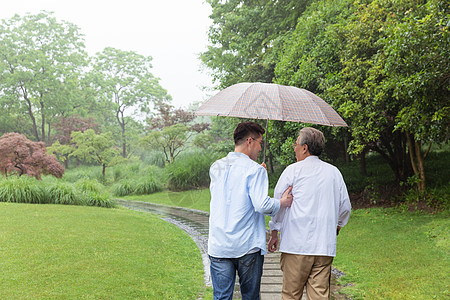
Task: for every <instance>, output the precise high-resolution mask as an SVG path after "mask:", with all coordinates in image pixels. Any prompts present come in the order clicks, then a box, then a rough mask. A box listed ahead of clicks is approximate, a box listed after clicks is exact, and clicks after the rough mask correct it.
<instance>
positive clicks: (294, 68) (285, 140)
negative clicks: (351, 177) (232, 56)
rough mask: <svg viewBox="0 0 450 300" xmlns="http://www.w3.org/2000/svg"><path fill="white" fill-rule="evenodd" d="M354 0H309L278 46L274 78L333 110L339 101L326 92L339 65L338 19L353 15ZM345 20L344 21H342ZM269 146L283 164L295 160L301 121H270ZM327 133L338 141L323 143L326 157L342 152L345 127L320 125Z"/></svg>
mask: <svg viewBox="0 0 450 300" xmlns="http://www.w3.org/2000/svg"><path fill="white" fill-rule="evenodd" d="M353 3H354V1H353V0H338V1H316V2H313V3H311V4H310V5H309V6H308V7H307V8H306V10H305V11H304V12H303V14H302V15H301V16H300V17H299V18H298V20H297V25H296V28H295V29H294V30H293V31H292V33H291V34H290V35H289V38H288V39H287V40H286V41H285V43H284V47H283V48H282V49H278V52H279V53H277V55H276V56H277V57H278V58H279V60H278V62H277V64H276V67H275V78H274V82H275V83H279V84H284V85H290V86H296V87H299V88H304V89H307V90H309V91H311V92H313V93H315V94H317V95H319V96H321V97H322V98H323V99H324V100H326V101H327V102H328V103H329V104H330V105H331V106H332V107H334V108H335V109H336V110H337V109H338V105H335V104H333V103H332V100H333V98H332V97H329V96H327V95H326V94H325V92H326V90H327V78H329V77H331V76H333V74H334V73H336V72H339V71H340V70H341V69H342V64H341V59H340V51H341V50H340V49H341V48H342V39H341V37H340V36H341V34H342V33H341V32H340V31H339V28H340V26H342V25H340V24H341V23H344V22H347V21H349V20H351V18H353V16H354V13H355V10H356V8H355V7H354V4H353ZM344 24H345V23H344ZM269 126H270V129H269V132H270V137H269V138H270V146H271V149H273V150H272V151H273V153H274V154H275V157H277V160H278V161H279V162H280V163H282V164H283V165H288V164H290V163H293V162H295V161H296V160H295V156H294V155H293V151H292V147H291V145H292V143H293V142H295V139H296V136H297V135H298V131H299V130H300V129H301V128H302V127H304V126H306V125H304V124H298V123H290V122H279V121H274V122H273V121H271V122H270V124H269ZM320 129H321V130H322V131H323V132H324V134H325V136H326V137H327V143H333V144H337V145H338V146H339V147H337V149H339V151H334V153H332V151H333V150H336V147H326V148H325V152H326V153H325V154H327V156H328V158H333V159H336V158H337V156H339V155H340V156H343V157H345V158H346V159H347V157H346V156H345V153H346V151H347V149H346V144H347V134H346V131H347V130H346V129H344V128H340V129H335V128H333V129H331V128H329V127H325V126H324V127H323V128H320Z"/></svg>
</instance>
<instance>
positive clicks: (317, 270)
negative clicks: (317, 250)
mask: <svg viewBox="0 0 450 300" xmlns="http://www.w3.org/2000/svg"><path fill="white" fill-rule="evenodd" d="M332 262H333V257H332V256H313V255H297V254H289V253H281V259H280V264H281V270H282V271H283V290H282V292H281V299H282V300H291V299H296V300H298V299H301V298H302V295H303V288H304V287H305V285H306V295H307V298H308V300H309V299H312V300H316V299H317V300H319V299H321V300H322V299H328V297H329V296H330V276H331V263H332Z"/></svg>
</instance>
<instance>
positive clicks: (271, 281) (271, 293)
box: [117, 200, 345, 300]
mask: <svg viewBox="0 0 450 300" xmlns="http://www.w3.org/2000/svg"><path fill="white" fill-rule="evenodd" d="M117 202H118V203H119V205H122V206H124V207H126V208H129V209H133V210H138V211H144V212H151V213H155V214H158V215H160V216H161V218H162V219H164V220H166V221H168V222H170V223H173V224H175V225H177V226H178V227H180V228H181V229H183V230H184V231H186V232H187V233H188V234H189V236H190V237H191V238H192V239H193V240H194V241H195V243H196V244H197V246H198V247H199V249H200V253H201V254H202V260H203V265H204V271H205V283H206V285H207V286H211V278H210V271H209V259H208V254H207V251H208V227H209V214H208V213H206V212H203V211H198V210H191V209H186V208H180V207H168V206H163V205H158V204H153V203H147V202H139V201H124V200H117ZM282 282H283V273H282V272H281V270H280V253H279V252H274V253H268V254H267V255H266V256H265V257H264V266H263V276H262V279H261V300H279V299H281V287H282ZM331 291H332V294H333V295H332V299H345V298H344V297H343V296H342V295H340V294H338V291H339V286H337V285H336V284H335V280H334V279H333V278H332V281H331ZM304 296H306V293H304ZM233 299H241V294H240V292H239V282H238V278H236V286H235V289H234V294H233ZM303 299H306V298H303Z"/></svg>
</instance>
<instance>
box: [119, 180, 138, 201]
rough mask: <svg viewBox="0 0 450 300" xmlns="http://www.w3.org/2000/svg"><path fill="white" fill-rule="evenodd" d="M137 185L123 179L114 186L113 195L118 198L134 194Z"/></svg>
mask: <svg viewBox="0 0 450 300" xmlns="http://www.w3.org/2000/svg"><path fill="white" fill-rule="evenodd" d="M135 186H136V184H134V183H132V180H129V179H122V180H120V181H119V182H118V183H116V184H114V186H113V194H114V195H116V196H119V197H120V196H126V195H130V194H133V193H134V191H135Z"/></svg>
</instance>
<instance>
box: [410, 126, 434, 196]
mask: <svg viewBox="0 0 450 300" xmlns="http://www.w3.org/2000/svg"><path fill="white" fill-rule="evenodd" d="M406 138H407V139H408V147H409V158H410V160H411V165H412V168H413V170H414V174H416V175H417V176H418V177H419V179H420V180H419V182H417V190H418V191H419V193H422V192H424V191H425V189H426V177H425V157H426V155H427V154H428V151H429V149H430V147H431V145H430V147H429V148H428V150H427V152H426V153H425V154H424V155H422V143H421V142H420V141H417V140H416V139H415V138H414V137H413V136H412V135H411V134H409V133H406Z"/></svg>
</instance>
